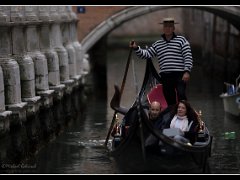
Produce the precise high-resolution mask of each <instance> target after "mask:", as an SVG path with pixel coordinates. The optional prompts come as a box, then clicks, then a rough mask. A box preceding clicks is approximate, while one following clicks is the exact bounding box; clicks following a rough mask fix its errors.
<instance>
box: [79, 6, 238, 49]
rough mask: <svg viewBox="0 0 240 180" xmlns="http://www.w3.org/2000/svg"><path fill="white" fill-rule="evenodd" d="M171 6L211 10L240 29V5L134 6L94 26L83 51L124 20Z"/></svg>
mask: <svg viewBox="0 0 240 180" xmlns="http://www.w3.org/2000/svg"><path fill="white" fill-rule="evenodd" d="M169 8H192V9H199V10H203V11H206V12H210V13H213V14H215V15H217V16H219V17H221V18H223V19H225V20H227V21H228V22H230V24H232V25H233V26H235V27H236V28H237V29H238V30H240V7H237V6H134V7H127V8H125V9H124V10H121V11H120V12H118V13H116V14H114V15H113V16H111V17H110V18H108V19H106V20H105V21H103V22H102V23H101V24H99V25H98V26H97V27H96V28H94V29H93V30H92V31H91V32H90V33H89V34H88V35H87V36H86V37H85V38H84V39H83V40H82V48H83V51H84V52H87V51H88V50H89V49H91V47H92V46H93V45H94V44H95V43H96V42H97V41H98V40H100V39H101V38H102V37H103V36H104V35H106V34H107V33H109V32H110V31H111V30H113V29H115V28H116V27H118V26H120V25H121V24H123V23H124V22H126V21H129V20H131V19H134V18H136V17H138V16H141V15H144V14H148V13H151V12H154V11H158V10H165V9H169Z"/></svg>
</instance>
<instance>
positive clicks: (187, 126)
mask: <svg viewBox="0 0 240 180" xmlns="http://www.w3.org/2000/svg"><path fill="white" fill-rule="evenodd" d="M165 122H166V123H165V124H162V129H165V128H170V129H169V130H170V131H171V130H174V129H175V130H176V129H178V130H179V132H181V133H179V134H176V135H174V136H173V138H174V139H175V140H176V141H180V142H183V143H191V144H193V143H194V142H195V141H196V138H197V133H198V131H199V128H200V124H199V121H198V115H197V113H196V112H195V111H194V109H193V108H192V107H191V106H190V104H189V103H188V102H187V101H185V100H182V101H179V102H178V103H177V104H176V106H174V108H173V111H172V112H171V115H170V120H169V121H165ZM164 126H165V127H164ZM170 131H169V132H166V134H167V133H170V134H171V132H170ZM163 133H164V130H163ZM169 136H171V135H169Z"/></svg>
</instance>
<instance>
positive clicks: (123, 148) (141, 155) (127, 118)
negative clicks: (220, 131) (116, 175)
mask: <svg viewBox="0 0 240 180" xmlns="http://www.w3.org/2000/svg"><path fill="white" fill-rule="evenodd" d="M160 82H161V79H160V76H159V74H158V73H157V71H156V69H155V67H154V65H153V64H152V60H147V61H146V70H145V76H144V80H143V83H142V87H141V90H140V91H139V93H138V96H137V98H136V100H135V101H134V102H133V104H132V106H131V107H130V108H129V109H128V108H124V107H121V106H120V91H119V88H118V87H117V86H115V94H114V96H113V98H112V100H111V103H110V106H111V108H112V109H114V110H115V112H117V113H120V114H122V115H123V118H122V119H121V120H116V121H119V122H117V123H115V124H116V125H115V127H114V128H113V129H114V130H113V131H112V137H113V138H112V141H111V143H109V144H110V145H109V153H110V156H112V157H114V159H115V161H116V165H117V167H118V169H119V171H120V173H133V174H135V173H159V174H162V173H164V174H165V173H167V174H169V173H209V170H210V169H209V162H208V161H209V157H210V156H211V144H212V136H211V134H210V132H209V130H208V128H207V126H206V125H205V123H204V122H203V121H201V122H202V130H201V132H199V133H198V134H197V140H196V142H194V144H186V143H182V142H178V141H175V140H174V139H173V138H172V137H169V136H168V134H166V133H164V132H163V131H162V130H159V129H158V128H156V127H155V126H154V125H153V124H152V123H151V122H150V121H149V119H148V114H147V113H148V105H149V94H150V93H151V92H152V91H153V89H154V88H155V87H157V86H161V84H160ZM160 100H161V101H163V99H161V97H160ZM162 103H164V102H162ZM164 108H165V109H164V110H163V111H162V112H161V116H162V117H167V116H169V113H170V110H171V107H164ZM198 117H200V116H198ZM150 136H152V137H154V138H155V140H156V139H157V141H155V142H157V143H154V144H153V145H152V146H146V141H147V139H148V138H149V137H150ZM149 147H150V148H149Z"/></svg>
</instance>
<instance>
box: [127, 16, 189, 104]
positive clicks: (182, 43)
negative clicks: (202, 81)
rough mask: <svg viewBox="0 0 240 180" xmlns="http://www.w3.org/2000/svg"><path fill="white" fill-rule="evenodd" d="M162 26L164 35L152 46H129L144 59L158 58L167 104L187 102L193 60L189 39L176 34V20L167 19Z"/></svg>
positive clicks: (132, 44)
mask: <svg viewBox="0 0 240 180" xmlns="http://www.w3.org/2000/svg"><path fill="white" fill-rule="evenodd" d="M160 24H163V32H164V34H162V36H161V39H160V40H158V41H156V42H155V43H153V44H152V46H150V47H148V48H147V49H142V48H141V47H140V46H138V45H137V44H136V42H135V41H134V43H132V41H131V43H130V45H129V46H130V47H132V48H133V49H134V50H135V52H136V54H137V56H138V57H140V58H142V59H152V58H153V57H157V59H158V64H159V68H160V75H161V80H162V84H163V92H164V96H165V98H166V101H167V104H168V105H173V104H176V101H179V100H187V97H186V92H185V91H186V83H187V82H188V81H189V79H190V72H191V69H192V66H193V58H192V53H191V48H190V44H189V42H188V41H187V39H186V38H185V37H183V36H179V35H176V34H175V33H174V30H175V26H174V24H177V23H176V22H175V21H174V18H165V19H163V22H162V23H160Z"/></svg>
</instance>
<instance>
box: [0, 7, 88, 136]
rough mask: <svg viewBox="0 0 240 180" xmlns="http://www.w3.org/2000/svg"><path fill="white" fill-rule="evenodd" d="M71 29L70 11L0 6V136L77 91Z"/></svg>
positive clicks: (78, 68) (78, 71)
mask: <svg viewBox="0 0 240 180" xmlns="http://www.w3.org/2000/svg"><path fill="white" fill-rule="evenodd" d="M77 26H78V17H77V15H76V14H75V13H74V12H73V10H72V7H71V6H0V33H1V36H0V134H4V133H5V132H7V131H8V130H9V128H10V127H11V126H12V125H21V124H22V123H24V122H25V121H26V120H27V118H28V117H30V116H34V115H35V114H36V113H37V112H38V111H39V109H41V108H50V107H51V106H52V104H53V102H54V101H58V100H61V99H62V98H63V96H64V95H65V94H71V93H72V91H73V89H74V88H76V87H79V86H80V85H83V83H84V81H85V80H84V77H85V75H86V74H87V73H88V71H89V68H88V59H86V58H87V56H85V55H84V54H83V52H82V49H81V44H80V43H79V41H78V35H77ZM86 67H87V69H86Z"/></svg>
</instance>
